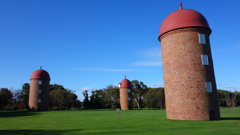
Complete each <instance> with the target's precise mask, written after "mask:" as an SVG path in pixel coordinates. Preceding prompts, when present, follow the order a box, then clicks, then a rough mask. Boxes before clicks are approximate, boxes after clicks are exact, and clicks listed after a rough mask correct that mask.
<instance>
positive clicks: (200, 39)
mask: <svg viewBox="0 0 240 135" xmlns="http://www.w3.org/2000/svg"><path fill="white" fill-rule="evenodd" d="M198 38H199V43H200V44H206V36H205V34H198Z"/></svg>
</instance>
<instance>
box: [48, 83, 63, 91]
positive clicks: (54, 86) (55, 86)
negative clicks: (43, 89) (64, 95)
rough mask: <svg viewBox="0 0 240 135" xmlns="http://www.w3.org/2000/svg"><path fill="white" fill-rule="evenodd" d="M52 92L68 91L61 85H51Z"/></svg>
mask: <svg viewBox="0 0 240 135" xmlns="http://www.w3.org/2000/svg"><path fill="white" fill-rule="evenodd" d="M52 90H66V89H65V88H64V87H63V86H62V85H59V84H50V86H49V91H52Z"/></svg>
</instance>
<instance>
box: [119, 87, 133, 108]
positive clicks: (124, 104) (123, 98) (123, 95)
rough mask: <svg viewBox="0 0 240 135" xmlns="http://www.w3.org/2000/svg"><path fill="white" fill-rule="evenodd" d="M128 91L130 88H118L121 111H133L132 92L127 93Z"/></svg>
mask: <svg viewBox="0 0 240 135" xmlns="http://www.w3.org/2000/svg"><path fill="white" fill-rule="evenodd" d="M128 89H130V88H120V90H119V92H120V105H121V110H129V109H133V101H132V92H128ZM131 91H132V90H131ZM128 97H130V98H131V100H128Z"/></svg>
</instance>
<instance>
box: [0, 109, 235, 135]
mask: <svg viewBox="0 0 240 135" xmlns="http://www.w3.org/2000/svg"><path fill="white" fill-rule="evenodd" d="M221 117H222V120H220V121H178V120H168V119H166V118H165V110H129V111H121V114H120V116H116V114H115V110H80V111H48V112H2V113H0V135H11V134H12V135H18V134H24V135H26V134H33V135H42V134H45V135H73V134H76V135H84V134H90V135H95V134H102V135H115V134H125V135H131V134H136V135H139V134H141V135H165V134H166V135H227V134H229V135H240V108H237V111H236V112H230V111H229V110H228V109H227V108H221Z"/></svg>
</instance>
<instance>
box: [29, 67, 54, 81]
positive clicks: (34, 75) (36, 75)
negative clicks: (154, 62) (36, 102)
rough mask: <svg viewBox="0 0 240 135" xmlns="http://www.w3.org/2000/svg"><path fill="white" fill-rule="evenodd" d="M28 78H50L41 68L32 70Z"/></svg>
mask: <svg viewBox="0 0 240 135" xmlns="http://www.w3.org/2000/svg"><path fill="white" fill-rule="evenodd" d="M30 79H46V80H50V75H49V74H48V72H47V71H45V70H42V69H38V70H36V71H34V72H33V73H32V75H31V77H30Z"/></svg>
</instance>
